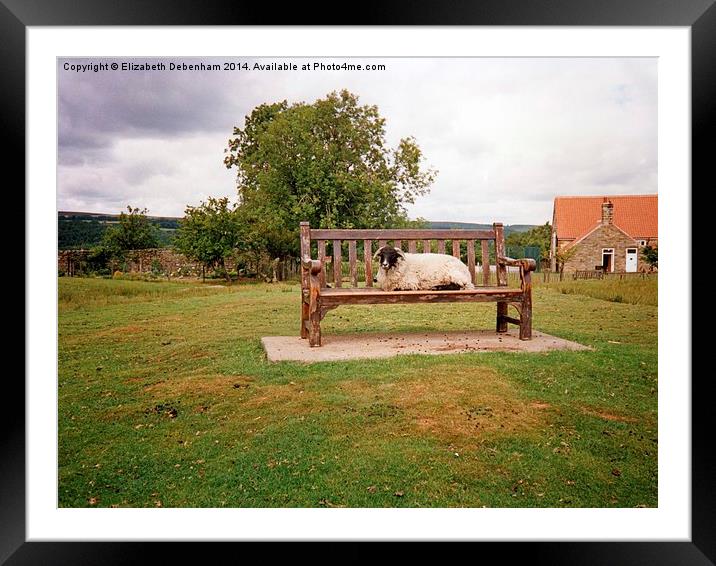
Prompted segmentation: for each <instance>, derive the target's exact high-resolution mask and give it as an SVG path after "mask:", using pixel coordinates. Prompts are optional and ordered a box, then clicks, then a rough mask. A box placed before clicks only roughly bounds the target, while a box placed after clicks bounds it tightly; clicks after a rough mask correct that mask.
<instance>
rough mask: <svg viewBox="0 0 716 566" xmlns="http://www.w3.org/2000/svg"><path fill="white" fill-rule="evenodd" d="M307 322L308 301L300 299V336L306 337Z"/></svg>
mask: <svg viewBox="0 0 716 566" xmlns="http://www.w3.org/2000/svg"><path fill="white" fill-rule="evenodd" d="M307 322H308V303H307V302H305V301H303V300H302V301H301V338H308V328H306V323H307Z"/></svg>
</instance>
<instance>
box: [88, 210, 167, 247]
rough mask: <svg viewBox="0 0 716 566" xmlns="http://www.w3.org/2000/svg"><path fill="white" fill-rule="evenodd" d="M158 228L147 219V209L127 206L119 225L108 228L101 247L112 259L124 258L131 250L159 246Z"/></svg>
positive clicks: (120, 216) (121, 215) (121, 214)
mask: <svg viewBox="0 0 716 566" xmlns="http://www.w3.org/2000/svg"><path fill="white" fill-rule="evenodd" d="M157 232H158V229H157V227H156V226H155V225H154V224H152V223H151V221H150V220H149V218H147V209H146V208H145V209H142V210H140V209H139V208H132V207H131V206H127V212H126V213H125V212H122V213H120V215H119V220H118V222H117V224H114V225H112V226H110V227H109V228H107V230H106V231H105V233H104V236H103V238H102V244H101V247H102V249H103V250H104V251H105V253H106V254H108V255H109V256H110V257H113V258H122V257H124V255H125V253H126V252H128V251H129V250H143V249H147V248H156V247H158V246H159V235H158V233H157Z"/></svg>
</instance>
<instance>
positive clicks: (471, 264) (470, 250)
mask: <svg viewBox="0 0 716 566" xmlns="http://www.w3.org/2000/svg"><path fill="white" fill-rule="evenodd" d="M467 268H468V269H469V270H470V279H471V280H472V284H473V285H475V284H477V276H476V275H475V240H468V241H467Z"/></svg>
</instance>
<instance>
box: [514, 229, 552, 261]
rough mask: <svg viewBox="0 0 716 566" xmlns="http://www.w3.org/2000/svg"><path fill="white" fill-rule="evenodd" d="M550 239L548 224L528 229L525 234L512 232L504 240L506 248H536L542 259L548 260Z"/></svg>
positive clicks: (550, 230)
mask: <svg viewBox="0 0 716 566" xmlns="http://www.w3.org/2000/svg"><path fill="white" fill-rule="evenodd" d="M551 238H552V226H551V225H550V223H549V222H546V223H545V224H543V225H541V226H535V227H534V228H530V229H529V230H527V231H526V232H512V233H511V234H510V235H509V236H507V237H506V238H505V244H506V245H508V246H536V247H538V248H539V249H540V256H541V257H542V259H547V258H549V248H550V240H551Z"/></svg>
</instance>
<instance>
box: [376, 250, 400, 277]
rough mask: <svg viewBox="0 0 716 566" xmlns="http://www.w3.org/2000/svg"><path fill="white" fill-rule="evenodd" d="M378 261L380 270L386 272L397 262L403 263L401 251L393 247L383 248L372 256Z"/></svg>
mask: <svg viewBox="0 0 716 566" xmlns="http://www.w3.org/2000/svg"><path fill="white" fill-rule="evenodd" d="M373 258H374V259H377V260H378V263H379V264H380V267H381V269H385V270H386V271H388V270H389V269H393V268H394V267H395V266H397V265H398V262H400V261H405V254H404V253H403V250H401V249H398V248H394V247H393V246H383V247H381V248H380V249H379V250H378V251H377V252H375V254H374V255H373Z"/></svg>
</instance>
